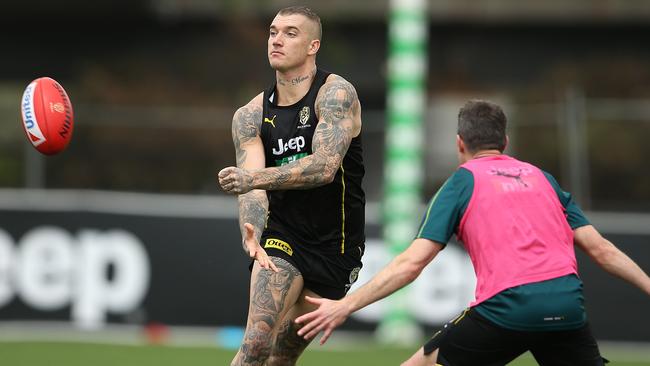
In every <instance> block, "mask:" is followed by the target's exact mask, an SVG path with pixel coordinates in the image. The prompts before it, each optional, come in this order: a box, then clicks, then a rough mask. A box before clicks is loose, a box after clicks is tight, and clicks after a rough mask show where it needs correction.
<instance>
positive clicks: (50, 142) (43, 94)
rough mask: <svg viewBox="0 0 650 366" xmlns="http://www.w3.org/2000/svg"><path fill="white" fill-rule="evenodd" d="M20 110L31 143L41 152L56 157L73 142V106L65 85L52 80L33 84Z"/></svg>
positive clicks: (39, 79)
mask: <svg viewBox="0 0 650 366" xmlns="http://www.w3.org/2000/svg"><path fill="white" fill-rule="evenodd" d="M20 109H21V112H22V117H23V127H24V128H25V134H27V139H28V140H29V142H31V144H32V145H33V146H34V148H36V150H38V151H39V152H41V153H43V154H45V155H54V154H57V153H60V152H61V151H63V150H65V148H66V147H67V146H68V144H69V143H70V139H71V138H72V130H73V128H74V114H73V112H72V103H70V98H69V97H68V94H67V93H66V92H65V90H64V89H63V87H62V86H61V84H59V83H57V82H56V80H54V79H52V78H48V77H42V78H38V79H36V80H34V81H32V82H31V83H30V84H29V85H27V88H25V92H24V93H23V98H22V102H21V105H20Z"/></svg>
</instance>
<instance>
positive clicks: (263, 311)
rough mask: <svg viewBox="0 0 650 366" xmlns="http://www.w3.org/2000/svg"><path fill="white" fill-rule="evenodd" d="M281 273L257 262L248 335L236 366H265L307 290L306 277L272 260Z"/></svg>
mask: <svg viewBox="0 0 650 366" xmlns="http://www.w3.org/2000/svg"><path fill="white" fill-rule="evenodd" d="M271 260H272V261H273V263H275V265H276V266H277V267H278V269H279V272H273V271H270V270H264V269H261V268H260V266H259V264H258V263H257V262H255V265H254V266H253V273H252V276H251V290H250V304H249V308H248V320H247V323H246V331H245V333H244V339H243V341H242V345H241V347H240V348H239V352H237V355H236V356H235V358H234V359H233V361H232V363H231V365H232V366H248V365H251V366H252V365H260V366H261V365H264V363H265V362H266V360H267V358H268V357H269V355H270V354H271V345H272V344H273V341H272V338H273V335H274V334H275V333H277V328H278V326H279V324H280V322H279V320H280V319H282V318H283V317H284V316H285V314H286V313H287V311H288V310H289V308H290V307H291V306H292V305H293V304H295V302H296V300H297V299H298V295H299V294H300V291H301V290H302V287H303V284H304V282H303V279H302V275H301V274H300V272H298V270H297V269H296V268H295V267H294V266H293V265H291V264H290V263H289V262H287V261H285V260H284V259H281V258H276V257H271Z"/></svg>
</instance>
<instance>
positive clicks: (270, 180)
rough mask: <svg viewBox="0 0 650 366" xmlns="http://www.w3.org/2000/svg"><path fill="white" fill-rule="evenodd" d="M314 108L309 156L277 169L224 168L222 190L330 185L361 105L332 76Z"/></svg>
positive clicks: (355, 131)
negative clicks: (316, 122) (313, 125)
mask: <svg viewBox="0 0 650 366" xmlns="http://www.w3.org/2000/svg"><path fill="white" fill-rule="evenodd" d="M315 105H316V115H317V116H318V125H317V126H316V131H315V132H314V137H313V141H312V154H311V155H309V156H307V157H304V158H302V159H299V160H297V161H295V162H292V163H289V164H286V165H283V166H280V167H271V168H265V169H257V170H254V169H238V168H234V167H231V168H226V169H224V170H222V171H221V172H220V173H219V179H220V183H221V184H222V187H224V190H226V191H227V192H229V193H236V194H241V193H246V192H248V191H250V190H251V189H264V190H280V189H309V188H313V187H318V186H321V185H325V184H327V183H330V182H331V181H332V180H333V179H334V177H335V176H336V171H337V170H338V169H339V167H340V166H341V162H342V161H343V157H344V156H345V153H346V152H347V150H348V147H349V146H350V142H351V141H352V138H354V137H355V136H356V135H358V133H359V131H360V129H361V118H360V114H361V106H360V104H359V98H358V97H357V93H356V90H355V89H354V87H353V86H352V84H350V83H349V82H347V81H346V80H344V79H343V78H341V77H338V76H335V75H332V76H330V78H329V79H328V81H327V82H326V83H325V84H324V85H323V86H322V87H321V89H320V91H319V92H318V96H317V97H316V103H315Z"/></svg>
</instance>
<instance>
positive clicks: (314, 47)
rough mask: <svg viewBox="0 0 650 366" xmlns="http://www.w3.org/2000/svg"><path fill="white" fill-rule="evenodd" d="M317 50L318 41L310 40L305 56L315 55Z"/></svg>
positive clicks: (318, 47) (318, 46)
mask: <svg viewBox="0 0 650 366" xmlns="http://www.w3.org/2000/svg"><path fill="white" fill-rule="evenodd" d="M319 49H320V40H318V39H312V41H311V42H309V50H308V51H307V54H308V55H315V54H316V53H317V52H318V50H319Z"/></svg>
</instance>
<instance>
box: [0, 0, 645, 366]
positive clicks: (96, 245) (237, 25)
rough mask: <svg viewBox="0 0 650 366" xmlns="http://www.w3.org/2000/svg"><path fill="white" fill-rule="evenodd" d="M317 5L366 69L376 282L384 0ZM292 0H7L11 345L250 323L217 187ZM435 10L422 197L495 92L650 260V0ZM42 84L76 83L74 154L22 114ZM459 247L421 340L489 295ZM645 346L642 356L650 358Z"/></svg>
mask: <svg viewBox="0 0 650 366" xmlns="http://www.w3.org/2000/svg"><path fill="white" fill-rule="evenodd" d="M305 3H306V4H307V5H309V6H311V7H313V8H314V9H315V10H316V11H317V12H318V13H319V14H320V15H321V17H322V18H323V22H324V25H323V26H324V39H323V47H322V48H321V51H320V52H319V56H318V64H319V66H321V67H324V68H326V69H330V70H333V71H335V72H337V73H340V74H342V75H343V76H345V77H346V78H347V79H348V80H350V81H351V82H352V83H353V84H354V85H355V86H356V88H357V91H358V94H359V96H360V100H361V102H362V104H363V108H364V112H363V120H364V127H363V129H364V130H363V134H364V144H365V146H364V159H365V160H366V168H367V169H366V170H367V178H366V181H365V188H366V192H367V196H368V201H369V205H368V225H367V232H368V237H369V241H368V248H369V250H368V254H367V258H366V267H365V269H364V271H362V275H361V277H360V281H359V282H360V283H361V282H363V281H364V280H365V279H367V278H368V277H369V276H370V274H371V273H372V272H373V271H376V270H377V269H378V268H380V267H381V265H382V264H383V263H385V262H386V261H387V260H388V252H387V250H386V249H385V246H384V245H383V243H382V241H381V228H382V215H381V214H380V202H381V200H382V194H383V189H384V186H383V183H382V180H383V177H384V156H385V147H384V145H385V131H386V127H385V126H386V122H385V120H386V93H387V82H386V77H387V67H386V59H387V56H386V55H387V52H388V46H387V18H388V7H389V4H388V2H387V1H372V0H364V1H354V2H350V1H339V0H332V1H328V2H315V1H312V2H309V1H307V2H305ZM292 4H293V2H288V1H278V0H276V1H270V0H269V1H253V0H247V1H209V0H185V1H180V0H149V1H131V2H128V4H127V3H118V2H111V1H107V0H101V1H94V2H83V1H62V2H57V3H51V2H47V3H46V2H21V3H8V4H4V5H3V11H2V12H1V13H0V29H1V30H2V32H1V33H0V44H2V46H3V57H2V58H1V59H0V66H1V67H0V126H1V130H2V133H0V340H1V341H2V342H16V341H25V340H46V341H51V340H61V339H68V338H66V336H64V335H67V337H69V339H71V340H75V341H78V340H93V341H98V342H115V341H116V340H122V341H123V340H124V339H132V340H133V342H135V343H138V342H144V343H147V342H153V343H156V342H163V343H167V344H169V345H173V344H179V343H182V344H200V345H205V343H208V344H209V345H211V346H214V347H217V346H219V347H227V346H229V345H230V343H232V342H233V339H235V340H236V338H237V336H238V335H239V333H238V327H240V326H242V325H243V324H244V321H245V311H244V309H245V306H246V305H245V304H246V301H247V280H248V278H247V271H246V258H245V257H244V256H243V255H242V253H241V250H240V249H239V245H238V242H239V238H238V236H239V233H238V230H237V227H236V224H235V221H234V220H236V203H235V201H234V199H232V197H227V196H225V195H223V194H222V193H221V192H220V190H219V189H218V188H216V183H215V173H216V172H217V171H218V170H219V169H221V168H222V167H224V166H227V165H231V164H232V163H233V161H234V154H233V149H232V143H231V138H230V121H231V118H232V113H233V112H234V110H235V109H236V107H238V106H240V105H242V104H244V103H246V102H247V101H248V100H249V99H250V97H251V96H253V95H255V94H256V93H258V92H259V91H260V90H261V89H262V88H263V87H266V86H267V85H269V83H270V82H272V80H273V79H272V77H273V74H272V72H271V71H270V69H269V68H268V64H267V59H266V55H265V50H266V37H267V35H266V33H267V27H268V23H269V21H270V19H271V18H272V17H273V15H274V14H275V12H276V11H277V9H279V8H281V7H284V6H287V5H292ZM428 20H429V27H428V28H429V36H428V74H427V80H426V82H427V90H426V93H427V96H426V98H427V99H426V100H427V103H426V111H427V113H426V121H425V124H424V128H425V145H424V146H425V150H424V152H425V154H424V166H423V167H422V169H423V173H424V184H423V187H424V189H423V190H424V192H422V197H421V202H420V204H421V206H419V207H417V210H419V211H420V212H421V211H422V207H423V205H424V204H425V203H426V201H427V200H428V197H430V196H431V194H432V193H434V192H435V191H436V190H437V189H438V187H439V186H440V185H441V184H442V182H443V181H444V179H445V178H446V177H447V176H448V175H449V174H450V173H451V172H452V171H453V169H454V168H455V164H456V157H455V153H454V150H453V141H454V134H455V122H456V121H455V114H456V112H457V110H458V108H459V106H460V105H462V103H463V102H464V101H465V100H466V99H469V98H476V97H480V98H487V99H492V100H495V101H497V102H499V103H501V104H503V105H504V106H505V108H506V112H507V113H508V115H509V120H510V127H509V134H510V137H511V146H510V148H509V152H510V153H512V154H514V155H516V156H518V157H520V158H522V159H524V160H528V161H531V162H533V163H535V164H538V165H541V166H543V167H545V168H546V169H547V170H548V171H549V172H551V173H552V174H553V175H555V176H556V177H557V178H558V180H559V181H560V183H561V184H562V185H563V187H565V189H568V190H570V191H572V192H573V193H574V195H575V196H576V198H577V200H578V202H579V203H580V204H581V205H582V207H583V208H585V209H586V210H587V211H588V215H589V217H590V218H592V220H593V221H594V223H595V224H596V225H598V226H599V228H601V229H602V231H603V232H604V233H605V234H606V235H607V236H608V237H609V238H611V239H613V240H614V241H615V242H616V243H617V244H618V245H619V246H620V247H621V248H622V249H623V250H624V251H626V252H627V253H629V254H630V256H631V257H633V258H634V259H635V260H636V261H637V262H638V263H639V264H640V265H641V266H642V267H643V268H644V269H646V271H648V270H649V269H650V247H649V246H648V245H649V242H650V241H649V239H650V225H649V224H650V189H648V187H650V171H648V169H644V167H645V165H646V164H645V163H646V161H645V158H646V157H647V156H650V144H647V142H646V140H647V137H648V136H650V103H649V102H650V88H649V87H648V85H650V67H649V66H650V50H649V49H648V48H647V40H648V39H649V36H650V3H648V2H645V1H636V2H629V1H623V0H620V1H614V0H601V1H596V0H593V1H588V0H579V1H578V0H577V1H572V2H565V1H529V2H519V1H515V0H481V1H454V2H452V1H441V0H433V1H429V2H428ZM242 45H245V46H242ZM45 75H47V76H51V77H53V78H55V79H57V80H58V81H60V82H61V83H62V84H63V85H64V87H65V88H66V90H67V91H68V94H69V95H70V97H71V99H72V102H73V105H74V107H75V123H76V126H75V132H74V138H73V141H72V143H71V144H70V146H69V148H68V150H67V151H66V152H65V153H63V154H61V155H59V156H55V157H48V158H45V157H43V156H40V155H38V154H37V153H36V152H35V151H34V150H33V149H32V147H31V146H29V144H28V143H27V142H26V140H25V138H24V136H23V132H22V127H21V126H20V115H19V100H20V96H21V93H22V91H23V89H24V87H25V86H26V85H27V83H28V82H29V81H31V80H32V79H35V78H37V77H40V76H45ZM443 254H444V256H443V257H441V258H440V261H438V262H439V263H436V264H435V265H433V266H431V268H428V269H427V273H425V275H424V276H422V278H421V279H419V280H418V281H417V282H416V283H415V284H414V285H413V286H412V288H413V289H412V290H410V291H409V295H408V296H409V298H408V300H409V303H410V304H411V305H410V307H409V310H410V311H411V312H412V314H413V316H414V318H415V319H416V320H417V322H418V323H419V324H420V325H421V326H423V328H424V329H425V330H426V331H429V330H431V329H433V328H435V327H436V326H438V325H439V324H440V323H442V322H444V321H445V320H446V319H448V318H450V317H451V316H453V314H454V313H456V312H458V311H459V310H461V309H462V308H463V306H465V305H466V304H467V302H468V301H469V299H470V298H471V296H472V290H473V289H472V286H473V274H472V271H471V267H469V265H468V262H467V258H466V257H465V256H464V254H462V251H461V250H460V249H459V248H458V247H456V246H450V247H449V248H448V250H445V252H443ZM579 260H581V263H580V270H581V274H582V276H583V278H584V279H585V293H586V298H587V311H588V314H589V316H590V320H591V322H592V326H593V328H594V331H595V333H596V335H597V337H598V338H599V339H601V340H603V341H609V342H615V343H608V344H614V345H618V346H619V348H620V345H621V344H622V343H620V342H626V343H625V344H626V346H629V345H630V344H634V345H639V347H636V348H637V349H638V348H640V349H648V348H650V346H648V343H647V342H650V321H648V320H647V318H646V317H645V316H644V310H647V308H648V304H649V301H648V299H647V297H644V296H642V295H641V294H640V293H639V292H638V291H636V290H635V289H634V288H632V287H631V286H630V285H628V284H626V283H623V282H621V281H620V280H617V279H614V278H612V277H611V276H608V275H605V274H604V273H602V271H600V270H599V269H598V268H596V267H595V266H594V265H592V264H591V263H590V262H589V261H588V260H587V258H585V257H584V256H582V255H581V254H580V253H579ZM383 307H384V305H382V303H381V302H380V303H378V304H377V305H373V306H371V307H369V308H368V309H367V310H365V311H363V312H360V313H359V314H358V315H357V316H356V317H355V318H353V319H351V320H350V321H349V322H348V323H347V324H346V325H345V327H344V332H341V333H343V335H342V337H345V334H346V331H348V332H352V333H353V334H371V332H372V331H373V330H374V329H375V328H376V325H377V322H378V321H379V320H380V319H381V318H382V314H384V313H385V309H383ZM168 327H169V328H168ZM170 329H171V330H170ZM113 332H117V334H118V335H114V334H115V333H113ZM181 334H182V335H183V336H176V335H181ZM143 335H144V336H143ZM630 342H633V343H630ZM644 342H645V343H644ZM342 343H345V342H342ZM0 347H2V345H1V344H0ZM14 349H15V348H14ZM647 353H648V352H646V353H645V355H643V352H641V356H639V357H640V358H645V359H646V360H648V359H649V358H650V357H648V355H647ZM3 354H4V351H3ZM622 354H630V352H627V351H625V352H622ZM115 364H120V363H119V362H118V363H115Z"/></svg>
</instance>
